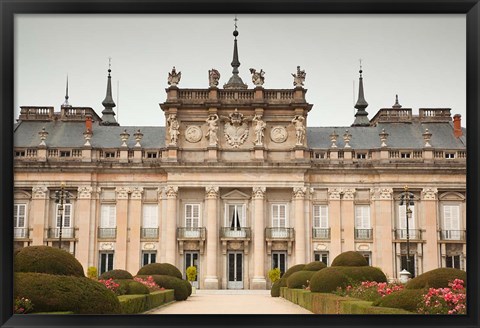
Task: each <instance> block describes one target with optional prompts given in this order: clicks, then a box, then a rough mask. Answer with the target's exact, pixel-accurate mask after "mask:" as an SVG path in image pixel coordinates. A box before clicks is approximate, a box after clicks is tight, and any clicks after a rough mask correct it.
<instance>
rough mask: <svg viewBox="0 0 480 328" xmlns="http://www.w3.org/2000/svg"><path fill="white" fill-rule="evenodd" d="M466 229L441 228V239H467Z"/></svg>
mask: <svg viewBox="0 0 480 328" xmlns="http://www.w3.org/2000/svg"><path fill="white" fill-rule="evenodd" d="M465 236H466V231H465V230H441V231H440V240H465Z"/></svg>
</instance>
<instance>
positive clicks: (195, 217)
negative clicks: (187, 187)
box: [192, 204, 200, 228]
mask: <svg viewBox="0 0 480 328" xmlns="http://www.w3.org/2000/svg"><path fill="white" fill-rule="evenodd" d="M192 207H193V211H192V212H193V213H192V227H193V228H198V227H199V225H200V204H194V205H192Z"/></svg>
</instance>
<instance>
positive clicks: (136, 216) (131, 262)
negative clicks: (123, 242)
mask: <svg viewBox="0 0 480 328" xmlns="http://www.w3.org/2000/svg"><path fill="white" fill-rule="evenodd" d="M130 192H131V194H130V211H129V212H130V220H129V222H130V227H129V230H130V235H129V238H128V247H127V249H128V256H127V259H128V260H127V271H128V272H132V273H135V272H137V271H138V270H139V269H140V267H141V265H140V260H141V249H140V228H141V226H142V213H143V211H142V194H143V188H142V187H133V188H131V189H130Z"/></svg>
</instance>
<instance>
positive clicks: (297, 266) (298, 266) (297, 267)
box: [282, 264, 305, 278]
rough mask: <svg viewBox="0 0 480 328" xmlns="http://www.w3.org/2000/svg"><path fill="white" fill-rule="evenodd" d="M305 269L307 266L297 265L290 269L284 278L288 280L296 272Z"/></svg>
mask: <svg viewBox="0 0 480 328" xmlns="http://www.w3.org/2000/svg"><path fill="white" fill-rule="evenodd" d="M303 268H305V264H297V265H294V266H292V267H290V268H289V269H288V270H287V271H286V272H285V273H284V274H283V276H282V278H288V277H290V275H292V274H293V273H294V272H297V271H302V270H303Z"/></svg>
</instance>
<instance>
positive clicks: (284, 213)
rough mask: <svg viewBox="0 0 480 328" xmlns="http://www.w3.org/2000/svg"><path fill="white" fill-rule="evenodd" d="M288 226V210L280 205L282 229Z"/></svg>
mask: <svg viewBox="0 0 480 328" xmlns="http://www.w3.org/2000/svg"><path fill="white" fill-rule="evenodd" d="M286 226H287V209H286V206H285V205H280V227H282V228H285V227H286Z"/></svg>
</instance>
